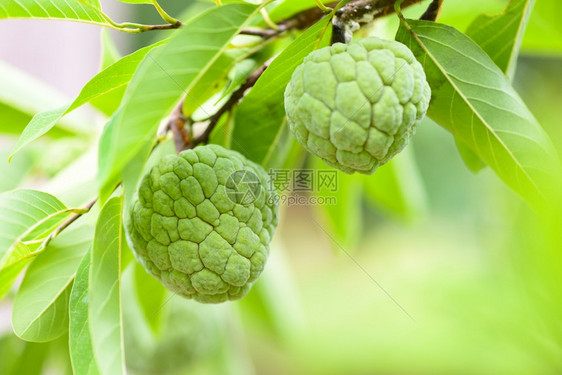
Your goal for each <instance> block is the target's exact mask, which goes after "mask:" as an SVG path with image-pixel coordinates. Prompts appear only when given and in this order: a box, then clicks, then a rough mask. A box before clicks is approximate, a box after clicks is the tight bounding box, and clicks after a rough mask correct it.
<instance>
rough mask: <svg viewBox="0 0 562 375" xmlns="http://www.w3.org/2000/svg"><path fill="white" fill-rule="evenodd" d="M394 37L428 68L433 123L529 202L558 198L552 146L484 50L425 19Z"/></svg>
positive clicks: (557, 169)
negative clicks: (468, 149) (455, 139)
mask: <svg viewBox="0 0 562 375" xmlns="http://www.w3.org/2000/svg"><path fill="white" fill-rule="evenodd" d="M396 39H397V40H399V41H401V42H402V43H404V44H406V45H407V46H408V47H409V48H410V49H411V50H412V51H413V52H414V54H415V55H416V57H417V59H418V60H419V61H420V62H421V63H422V64H423V65H424V69H425V72H426V75H427V78H428V82H429V84H430V86H431V89H432V100H431V104H430V108H429V111H428V114H429V116H430V117H431V118H432V119H433V120H434V121H436V122H437V123H438V124H440V125H441V126H443V127H445V128H446V129H447V130H449V131H450V132H451V133H453V135H455V136H456V137H459V139H460V140H461V141H463V142H464V143H465V144H466V145H467V146H469V147H470V148H471V149H472V151H473V152H475V153H476V154H477V155H478V156H479V157H480V158H481V159H482V160H483V161H484V162H486V164H488V165H489V166H490V167H491V168H492V169H494V171H495V172H496V173H497V174H498V176H499V177H500V178H501V179H502V180H504V182H505V183H506V184H508V185H509V186H510V187H511V188H513V189H514V190H516V191H517V192H519V193H520V194H521V195H523V196H524V197H526V198H527V199H528V200H530V201H531V202H535V203H542V202H544V201H545V200H548V199H550V198H551V197H552V196H553V195H554V194H556V189H557V184H558V183H559V181H558V179H559V178H560V175H561V172H560V162H559V159H558V156H557V154H556V151H555V150H554V147H553V146H552V142H551V141H550V139H549V138H548V136H547V134H546V133H545V132H544V130H543V129H542V128H541V126H540V125H539V124H538V122H537V120H536V119H535V118H534V117H533V115H532V114H531V113H530V111H529V110H528V109H527V107H526V106H525V103H523V101H522V100H521V98H520V97H519V95H518V94H517V92H515V90H514V89H513V87H512V86H511V84H510V82H509V80H508V79H507V77H506V76H505V75H504V74H503V72H502V71H501V70H500V69H499V68H498V67H497V66H496V65H495V64H494V62H493V61H492V60H491V59H490V58H489V57H488V55H487V54H486V53H485V52H484V51H482V49H480V47H478V46H477V45H476V44H475V43H474V42H473V41H472V40H471V39H470V38H468V37H467V36H465V35H464V34H462V33H460V32H459V31H458V30H456V29H454V28H452V27H450V26H446V25H442V24H438V23H434V22H427V21H414V20H407V21H403V22H401V26H400V29H399V31H398V34H397V36H396Z"/></svg>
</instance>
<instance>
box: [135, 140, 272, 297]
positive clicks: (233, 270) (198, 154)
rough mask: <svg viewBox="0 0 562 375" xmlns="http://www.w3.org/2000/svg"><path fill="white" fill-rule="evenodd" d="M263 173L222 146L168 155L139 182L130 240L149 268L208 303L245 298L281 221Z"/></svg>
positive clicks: (169, 285) (173, 287)
mask: <svg viewBox="0 0 562 375" xmlns="http://www.w3.org/2000/svg"><path fill="white" fill-rule="evenodd" d="M267 181H268V176H267V173H266V172H265V170H264V169H263V168H262V167H261V166H258V165H257V164H255V163H253V162H251V161H249V160H247V159H246V158H244V157H243V156H242V155H241V154H239V153H238V152H235V151H231V150H226V149H224V148H222V147H220V146H217V145H205V146H200V147H197V148H195V149H193V150H186V151H183V152H181V153H180V154H179V155H167V156H165V157H164V158H163V159H162V160H161V161H160V162H159V163H158V164H157V165H155V166H154V167H153V168H152V169H151V170H150V172H148V173H147V174H146V175H145V176H144V177H143V178H142V180H141V183H140V186H139V188H138V193H137V195H136V196H135V198H134V199H133V202H132V204H131V206H130V207H131V209H130V212H129V220H128V223H127V233H128V236H127V237H128V241H129V244H130V246H131V248H132V249H133V252H134V253H135V254H136V257H137V259H138V260H139V261H140V262H141V263H142V264H143V265H144V266H145V268H146V269H147V270H148V272H149V273H151V274H152V275H153V276H155V277H156V278H158V279H160V280H161V281H162V283H163V284H164V285H165V286H166V287H167V288H168V289H170V290H171V291H173V292H174V293H177V294H180V295H182V296H184V297H187V298H193V299H195V300H197V301H200V302H205V303H219V302H224V301H227V300H236V299H239V298H242V297H243V296H244V295H246V294H247V293H248V291H249V290H250V287H251V285H252V283H253V282H254V281H256V279H257V278H258V276H259V275H260V274H261V272H262V270H263V268H264V266H265V261H266V259H267V256H268V253H269V242H270V240H271V238H272V236H273V232H274V231H275V228H276V226H277V210H278V206H277V200H276V199H274V194H275V193H274V192H272V191H270V190H269V189H268V184H267Z"/></svg>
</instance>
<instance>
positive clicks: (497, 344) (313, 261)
mask: <svg viewBox="0 0 562 375" xmlns="http://www.w3.org/2000/svg"><path fill="white" fill-rule="evenodd" d="M507 2H508V1H506V0H486V1H482V0H473V1H470V2H467V1H464V0H445V5H444V9H443V14H442V18H441V19H440V21H442V22H445V23H448V24H451V25H453V26H455V27H457V28H459V29H460V30H465V29H466V27H467V26H468V24H469V23H470V22H471V20H472V19H474V17H475V16H476V15H478V14H479V13H482V12H486V13H490V14H493V13H497V12H499V11H501V10H502V9H503V8H504V7H505V6H506V4H507ZM102 3H103V5H104V9H105V10H106V11H107V13H109V14H110V15H111V16H113V18H114V19H118V20H134V21H137V22H143V23H155V22H158V15H157V14H156V12H154V10H153V9H152V8H151V7H150V6H148V5H131V4H124V3H119V2H115V1H104V2H102ZM537 3H538V4H537V7H538V8H540V9H539V11H537V12H535V13H534V14H533V16H532V19H531V21H530V26H529V33H528V36H527V37H526V38H525V40H524V44H523V49H522V54H521V57H520V59H519V63H518V68H517V74H516V76H515V81H514V85H515V87H516V89H517V91H518V92H519V94H520V95H521V96H522V98H523V99H524V100H525V102H526V103H527V105H528V106H529V108H530V109H531V111H532V112H533V113H534V115H535V116H536V117H537V119H538V120H539V122H540V123H541V124H542V126H543V127H544V128H545V129H546V130H547V132H548V133H549V134H550V135H551V138H552V139H553V140H554V142H555V143H556V145H557V147H558V149H559V150H560V149H561V147H562V141H561V139H562V120H561V119H562V109H561V104H562V28H560V22H558V23H553V22H552V19H554V18H553V17H554V16H555V15H552V14H551V12H552V11H553V10H555V9H558V10H559V13H558V16H560V15H561V14H562V11H561V10H560V9H561V7H560V6H559V5H552V7H550V8H549V6H550V5H548V4H550V3H551V4H555V3H556V2H549V1H547V0H538V1H537ZM424 4H425V3H424ZM545 4H546V5H545ZM162 5H163V7H164V8H165V9H167V10H168V11H169V13H171V14H184V15H185V14H189V13H190V12H196V11H197V10H199V9H203V8H204V7H206V6H210V5H211V2H194V1H185V0H184V1H182V2H176V1H171V0H169V1H162ZM422 11H423V9H422V7H418V8H415V7H414V9H411V10H409V12H410V15H413V16H415V15H417V14H420V13H421V12H422ZM396 25H397V24H396V22H395V20H394V19H389V20H383V21H381V22H378V23H377V25H375V27H373V28H371V29H369V30H366V31H364V33H373V34H378V35H386V36H392V35H393V32H394V31H395V29H396ZM165 34H166V33H161V34H158V35H156V34H154V33H152V34H150V33H149V34H143V35H127V34H119V33H118V32H115V31H110V32H109V33H108V35H105V36H104V37H109V38H112V39H113V40H114V41H115V44H116V48H117V52H118V53H119V54H120V55H124V54H127V53H130V52H131V51H134V50H135V49H137V48H139V47H141V46H144V45H147V44H148V43H151V42H154V41H155V40H156V38H162V37H164V36H165ZM0 35H2V37H1V38H0V123H1V124H0V130H1V131H2V135H0V191H6V190H10V189H13V188H15V187H18V186H23V187H31V188H35V189H40V190H46V191H49V192H52V193H54V194H57V195H58V196H61V197H62V199H63V201H65V203H68V204H80V203H83V202H81V201H79V198H78V196H79V195H77V194H73V193H72V192H73V191H76V190H77V189H78V190H80V191H81V192H82V194H84V191H86V192H87V191H88V189H92V186H88V184H87V183H84V182H83V181H88V178H93V175H94V174H95V170H93V169H92V168H84V167H83V166H84V165H89V164H88V163H92V162H93V161H95V152H94V149H95V147H93V146H94V145H93V144H89V143H88V142H86V141H84V140H83V139H80V138H74V137H68V134H66V133H65V132H64V127H63V129H62V130H59V131H57V132H54V133H53V134H51V136H50V137H45V138H44V139H41V140H40V142H37V143H36V144H35V145H33V146H32V147H29V148H28V149H26V150H25V151H24V152H22V153H21V154H20V155H19V156H18V157H16V158H15V159H14V161H13V162H12V163H11V164H8V163H7V156H8V155H9V153H10V150H11V147H12V145H13V144H14V142H15V140H16V139H17V134H18V133H19V132H21V129H23V127H24V126H25V125H26V124H27V123H28V122H29V120H30V118H31V116H32V115H33V114H35V113H36V112H38V111H41V110H47V109H52V108H56V107H57V106H60V105H63V104H65V103H66V102H68V101H69V99H70V98H72V97H73V96H75V95H77V94H78V92H79V91H80V88H81V87H82V86H83V84H85V83H86V82H87V81H88V80H89V79H90V78H91V77H92V76H93V75H95V74H96V72H97V71H98V69H99V66H100V56H101V38H102V36H101V34H100V28H99V27H96V26H92V25H85V24H77V23H69V22H47V21H13V20H2V21H1V22H0ZM64 121H67V122H69V123H78V124H81V125H84V126H91V127H97V128H98V129H100V128H101V126H103V123H104V117H103V115H101V114H99V113H96V112H95V111H93V110H92V109H88V108H84V109H81V110H80V111H77V113H75V114H72V115H70V116H68V117H67V118H65V120H64ZM301 163H302V165H303V166H310V165H315V164H314V163H315V161H312V160H308V159H306V158H304V159H301ZM394 163H397V164H400V165H401V167H400V168H398V170H400V171H401V172H400V173H401V174H400V175H398V176H394V179H393V180H392V181H394V183H395V184H396V185H391V186H390V187H389V186H386V187H385V188H384V189H383V188H382V187H381V185H378V184H379V183H381V184H382V182H380V181H383V179H382V178H378V177H377V175H378V174H384V173H385V172H384V167H382V168H381V169H380V171H378V172H377V173H376V174H375V176H373V178H368V179H366V178H363V177H361V178H358V177H353V178H349V177H346V176H344V175H340V180H339V184H340V186H339V187H340V189H339V191H338V194H337V199H338V204H339V207H338V208H337V211H334V208H333V207H332V208H330V207H327V208H326V207H324V208H322V207H317V206H293V207H282V214H281V223H280V226H279V229H278V232H277V234H276V237H275V239H274V242H273V244H272V249H271V257H270V260H269V261H268V265H267V267H266V270H265V272H264V274H263V276H262V278H261V279H260V280H259V282H258V283H257V284H256V285H255V287H254V289H253V291H252V292H251V294H250V295H249V296H248V297H247V298H245V299H244V300H242V301H240V302H236V303H229V304H225V305H220V306H207V305H197V304H196V303H195V302H191V301H183V300H181V298H179V297H173V296H171V297H170V296H168V297H166V299H165V300H164V301H158V302H157V301H155V304H154V306H152V307H150V308H153V310H154V313H153V314H148V316H144V318H145V319H143V317H141V316H140V315H139V314H141V311H143V309H142V307H140V306H136V305H137V304H138V301H136V299H135V298H134V295H135V294H134V293H139V291H138V290H137V291H135V290H134V289H135V287H134V284H135V283H134V280H139V279H142V280H144V281H143V283H145V285H146V286H147V287H146V289H145V290H144V291H141V293H145V292H146V290H150V288H151V287H152V288H158V287H159V286H158V284H154V281H153V280H152V279H150V278H149V277H148V276H146V275H145V274H144V273H143V272H144V271H143V270H142V269H141V268H139V267H132V268H131V269H128V270H127V271H126V273H125V275H124V281H123V283H124V287H125V288H129V289H125V290H126V291H127V290H128V291H129V292H130V293H126V294H125V295H124V297H123V298H124V302H125V303H124V306H126V308H125V311H124V314H125V321H126V326H125V329H126V344H127V349H126V350H127V361H128V366H129V370H130V372H131V373H147V374H167V373H170V374H559V373H560V372H562V324H561V320H560V317H561V313H562V302H561V299H560V297H561V293H560V285H562V284H561V281H562V280H561V279H562V277H561V274H562V272H561V271H560V270H561V268H560V267H562V263H561V254H560V253H561V250H562V248H561V247H560V239H561V237H562V234H561V229H560V228H561V227H560V226H559V224H560V223H559V222H558V221H556V220H555V219H553V218H551V217H548V216H545V215H539V214H537V213H535V212H533V211H532V210H531V209H530V208H529V207H528V206H527V205H526V204H525V203H524V202H523V200H522V199H521V198H519V197H518V196H517V195H516V194H515V193H513V192H512V191H511V190H509V189H508V188H507V187H506V186H505V185H503V184H502V183H501V181H500V180H499V179H498V178H497V177H496V176H495V175H494V174H493V172H492V171H491V170H490V169H484V170H482V171H481V172H479V173H478V174H474V173H472V172H470V171H469V170H468V168H467V167H466V166H465V165H464V164H463V161H462V159H461V158H460V156H459V153H458V151H457V150H456V146H455V143H454V140H453V138H452V136H451V135H450V134H449V133H447V132H446V131H445V130H443V129H442V128H440V127H439V126H438V125H436V124H435V123H433V122H432V121H431V120H429V119H426V120H424V122H423V123H422V124H421V125H420V126H419V128H418V132H417V134H416V136H415V137H414V139H413V141H412V142H411V144H410V146H408V148H407V149H406V150H405V152H404V153H402V154H401V155H400V156H399V157H398V158H397V160H396V161H395V162H394ZM72 165H74V168H72V172H70V173H69V172H68V171H66V172H64V171H63V170H64V168H65V167H68V166H72ZM61 171H63V172H62V173H60V172H61ZM77 171H80V173H79V174H77ZM76 181H82V182H76ZM384 181H386V182H387V183H388V179H384ZM90 185H91V184H90ZM94 188H95V186H94ZM389 192H390V193H389ZM94 193H95V192H94V191H93V190H92V194H94ZM385 194H386V196H385ZM389 194H390V195H389ZM127 306H129V307H127ZM10 309H11V302H10V299H9V298H8V299H6V300H4V301H1V302H0V336H1V338H0V373H2V374H4V373H6V374H7V373H9V371H12V370H13V369H14V368H19V369H21V368H25V369H26V372H23V373H26V374H27V373H30V374H31V373H53V374H58V373H64V372H68V371H69V364H68V358H67V354H66V352H65V345H66V344H65V338H64V337H62V338H61V339H59V340H57V342H55V343H54V344H50V345H41V344H25V343H23V342H21V341H20V340H19V339H17V338H16V337H15V336H13V334H12V333H11V326H10V317H9V314H10ZM145 310H146V308H145ZM149 310H150V309H149ZM43 357H45V358H48V360H47V362H46V364H45V365H44V366H43V365H39V364H38V363H40V362H41V361H39V360H38V358H43ZM34 364H35V366H34ZM18 366H20V367H18ZM21 366H24V367H21Z"/></svg>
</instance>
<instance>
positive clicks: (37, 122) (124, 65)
mask: <svg viewBox="0 0 562 375" xmlns="http://www.w3.org/2000/svg"><path fill="white" fill-rule="evenodd" d="M159 44H161V43H157V44H153V45H150V46H148V47H145V48H141V49H139V50H138V51H136V52H133V53H131V54H130V55H127V56H125V57H123V58H122V59H120V60H118V61H117V62H116V63H114V64H112V65H110V66H109V67H107V68H106V69H104V70H102V71H101V72H100V73H98V74H97V75H96V76H94V78H92V79H91V80H90V81H89V82H88V83H86V85H85V86H84V87H83V88H82V90H81V91H80V94H78V96H77V97H76V99H74V101H73V102H72V103H70V104H67V105H64V106H62V107H59V108H57V109H53V110H50V111H44V112H40V113H38V114H36V115H35V116H33V119H32V120H31V122H30V123H29V124H28V125H27V127H26V128H25V130H24V131H23V133H22V135H21V137H20V138H19V140H18V142H17V143H16V145H15V146H14V150H13V151H12V155H11V156H10V158H12V157H13V155H14V154H15V153H16V152H18V151H19V150H20V149H21V148H22V147H24V146H26V145H27V144H29V143H30V142H33V141H34V140H36V139H37V138H39V137H40V136H42V135H44V134H45V133H47V132H48V131H49V130H51V129H52V128H53V126H55V124H56V123H57V122H58V121H59V120H60V119H61V118H62V117H63V116H64V115H65V114H67V113H69V112H71V111H72V110H74V109H76V108H78V107H80V106H81V105H83V104H86V103H87V102H89V101H90V100H92V99H95V98H99V97H101V96H103V95H107V94H111V93H112V92H113V91H114V90H118V89H120V88H121V87H123V86H126V85H127V84H128V83H129V81H130V80H131V77H132V76H133V73H134V72H135V70H136V69H137V66H138V65H139V63H140V62H141V60H142V59H143V58H144V56H145V55H146V54H147V53H148V52H149V51H150V50H151V49H152V48H154V47H156V46H157V45H159Z"/></svg>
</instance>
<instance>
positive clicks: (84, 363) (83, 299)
mask: <svg viewBox="0 0 562 375" xmlns="http://www.w3.org/2000/svg"><path fill="white" fill-rule="evenodd" d="M90 261H91V249H90V250H88V252H87V253H86V255H84V257H83V258H82V261H81V262H80V265H79V266H78V270H77V271H76V278H75V280H74V284H73V286H72V292H71V293H70V308H69V313H70V324H69V351H70V360H71V362H72V369H73V371H74V373H75V374H84V375H95V374H99V369H98V366H97V364H96V360H95V358H94V351H93V346H92V337H91V334H90V324H89V318H88V311H89V303H90V301H89V293H88V287H89V275H90Z"/></svg>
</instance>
